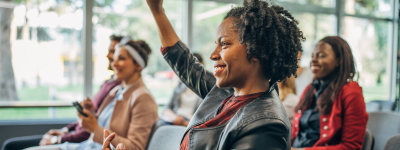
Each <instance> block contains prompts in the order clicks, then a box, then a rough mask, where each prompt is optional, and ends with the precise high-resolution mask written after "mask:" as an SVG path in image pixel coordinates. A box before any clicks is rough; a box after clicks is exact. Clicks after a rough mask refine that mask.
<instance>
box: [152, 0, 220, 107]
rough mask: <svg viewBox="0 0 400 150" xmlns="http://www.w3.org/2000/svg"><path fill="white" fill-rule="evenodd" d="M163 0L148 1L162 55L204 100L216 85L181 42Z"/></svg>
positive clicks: (212, 77)
mask: <svg viewBox="0 0 400 150" xmlns="http://www.w3.org/2000/svg"><path fill="white" fill-rule="evenodd" d="M162 3H163V0H147V4H148V5H149V7H150V9H151V12H152V13H153V16H154V19H155V20H156V23H157V26H158V30H159V31H158V34H159V36H160V40H161V45H162V47H164V48H162V50H161V51H162V53H163V55H164V58H165V60H166V61H167V62H168V64H169V65H170V66H171V68H172V69H173V70H174V71H175V73H176V75H177V76H178V77H179V79H180V80H181V81H182V82H183V83H184V84H186V86H187V87H188V88H190V89H191V90H192V91H193V92H195V93H196V94H197V95H198V96H199V97H201V98H202V99H204V98H205V97H206V95H207V94H208V93H209V92H210V91H211V89H212V88H213V87H214V85H215V78H214V76H213V74H212V73H211V72H208V71H206V69H205V68H204V66H203V65H202V64H201V63H200V62H199V61H197V59H196V58H195V57H194V56H193V54H192V53H191V52H190V51H189V49H188V47H187V46H186V45H185V44H183V43H182V42H180V40H179V37H178V36H177V35H176V33H175V31H174V28H172V25H171V23H170V22H169V20H168V18H167V16H166V15H165V13H164V9H163V8H162Z"/></svg>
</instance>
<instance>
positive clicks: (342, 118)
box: [292, 36, 368, 150]
mask: <svg viewBox="0 0 400 150" xmlns="http://www.w3.org/2000/svg"><path fill="white" fill-rule="evenodd" d="M310 66H311V70H312V73H313V75H314V77H313V82H312V84H310V85H309V86H308V87H307V88H306V89H305V90H304V92H303V95H302V96H301V98H300V102H299V104H298V105H297V106H296V108H295V115H294V120H293V124H292V146H293V150H300V149H306V150H320V149H324V150H337V149H341V150H360V149H362V146H363V142H364V135H365V130H366V128H367V121H368V113H367V111H366V109H365V102H364V97H363V95H362V89H361V87H360V86H359V85H358V83H357V82H354V81H353V77H354V75H355V73H356V70H355V63H354V58H353V55H352V53H351V49H350V46H349V45H348V44H347V42H346V41H345V40H343V39H342V38H340V37H338V36H329V37H325V38H323V39H322V40H320V41H319V42H318V44H317V45H316V46H315V49H314V52H313V53H312V61H311V64H310Z"/></svg>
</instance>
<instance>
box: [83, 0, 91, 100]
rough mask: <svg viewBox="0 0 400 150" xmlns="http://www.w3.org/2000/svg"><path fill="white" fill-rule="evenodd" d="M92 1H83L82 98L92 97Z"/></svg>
mask: <svg viewBox="0 0 400 150" xmlns="http://www.w3.org/2000/svg"><path fill="white" fill-rule="evenodd" d="M92 9H93V1H91V0H83V26H82V31H81V32H82V39H81V42H82V54H83V58H84V60H83V62H84V63H83V66H84V67H83V68H84V69H83V71H84V77H83V82H84V96H85V97H91V96H92V81H93V61H92V32H93V31H92V30H93V23H92V15H93V11H92Z"/></svg>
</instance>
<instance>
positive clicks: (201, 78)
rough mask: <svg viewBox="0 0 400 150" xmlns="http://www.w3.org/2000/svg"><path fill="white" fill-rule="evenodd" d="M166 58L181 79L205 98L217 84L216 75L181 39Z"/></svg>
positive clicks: (167, 53)
mask: <svg viewBox="0 0 400 150" xmlns="http://www.w3.org/2000/svg"><path fill="white" fill-rule="evenodd" d="M164 58H165V60H166V61H167V62H168V64H169V65H170V66H171V68H172V69H173V70H174V72H175V74H176V75H177V76H178V77H179V79H180V80H181V81H182V82H183V83H184V84H185V85H186V86H187V87H189V88H190V89H191V90H192V91H193V92H194V93H196V94H197V95H198V96H199V97H201V98H202V99H204V98H205V97H206V95H207V94H208V93H209V92H210V91H211V89H212V88H213V87H214V85H215V82H216V80H215V77H214V75H213V74H212V73H211V72H208V71H206V69H205V68H204V66H203V65H202V64H201V63H200V62H199V61H198V60H197V59H196V57H195V56H194V55H193V54H192V53H191V52H190V51H189V48H188V47H187V46H186V45H185V44H183V43H182V42H181V41H179V42H178V43H176V44H175V45H174V46H172V47H170V48H169V49H168V52H166V54H165V55H164Z"/></svg>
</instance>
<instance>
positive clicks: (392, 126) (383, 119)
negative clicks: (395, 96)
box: [367, 112, 400, 150]
mask: <svg viewBox="0 0 400 150" xmlns="http://www.w3.org/2000/svg"><path fill="white" fill-rule="evenodd" d="M368 114H369V119H368V124H367V128H368V129H369V131H371V133H372V135H374V139H375V144H374V145H375V146H374V150H383V148H384V147H385V144H386V142H387V141H388V140H389V138H390V137H392V136H393V135H396V134H399V133H400V114H398V113H393V112H370V113H368Z"/></svg>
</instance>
